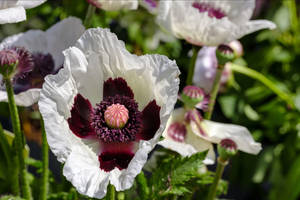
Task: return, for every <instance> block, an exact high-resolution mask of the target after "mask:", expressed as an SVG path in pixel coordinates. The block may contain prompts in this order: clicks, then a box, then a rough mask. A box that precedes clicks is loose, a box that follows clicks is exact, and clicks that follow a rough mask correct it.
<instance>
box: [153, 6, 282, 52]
mask: <svg viewBox="0 0 300 200" xmlns="http://www.w3.org/2000/svg"><path fill="white" fill-rule="evenodd" d="M254 8H255V0H236V1H232V0H182V1H176V0H170V1H160V2H159V11H158V17H157V21H158V23H159V24H160V25H161V26H162V27H164V28H165V29H167V30H168V31H169V32H171V33H172V34H174V35H175V36H176V37H178V38H182V39H185V40H186V41H188V42H190V43H192V44H195V45H199V46H202V45H203V46H218V45H219V44H222V43H229V42H231V41H233V40H236V39H239V38H241V37H243V36H244V35H246V34H249V33H252V32H255V31H257V30H260V29H264V28H269V29H274V28H275V27H276V25H275V24H274V23H272V22H270V21H267V20H250V17H251V15H252V13H253V10H254Z"/></svg>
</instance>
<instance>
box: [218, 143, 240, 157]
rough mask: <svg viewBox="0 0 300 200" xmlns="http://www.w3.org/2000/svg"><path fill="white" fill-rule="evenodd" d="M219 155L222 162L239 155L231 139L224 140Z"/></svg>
mask: <svg viewBox="0 0 300 200" xmlns="http://www.w3.org/2000/svg"><path fill="white" fill-rule="evenodd" d="M218 153H219V156H220V159H221V160H222V161H227V160H228V159H229V158H231V157H232V156H234V155H235V154H236V153H237V145H236V143H235V142H234V141H233V140H231V139H229V138H226V139H223V140H221V142H220V144H219V145H218Z"/></svg>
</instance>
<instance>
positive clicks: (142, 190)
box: [136, 172, 150, 199]
mask: <svg viewBox="0 0 300 200" xmlns="http://www.w3.org/2000/svg"><path fill="white" fill-rule="evenodd" d="M136 182H137V185H138V193H139V196H140V197H141V199H149V194H150V190H149V187H148V184H147V179H146V177H145V174H144V172H141V173H140V174H139V175H137V178H136Z"/></svg>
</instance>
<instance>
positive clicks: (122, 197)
mask: <svg viewBox="0 0 300 200" xmlns="http://www.w3.org/2000/svg"><path fill="white" fill-rule="evenodd" d="M117 200H125V194H124V192H118V194H117Z"/></svg>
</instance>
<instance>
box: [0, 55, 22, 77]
mask: <svg viewBox="0 0 300 200" xmlns="http://www.w3.org/2000/svg"><path fill="white" fill-rule="evenodd" d="M18 57H19V56H18V54H17V53H16V52H15V51H13V50H9V49H5V50H1V51H0V74H1V75H3V76H4V77H5V78H8V77H10V76H11V75H12V74H13V73H14V71H15V70H16V67H17V65H18Z"/></svg>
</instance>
